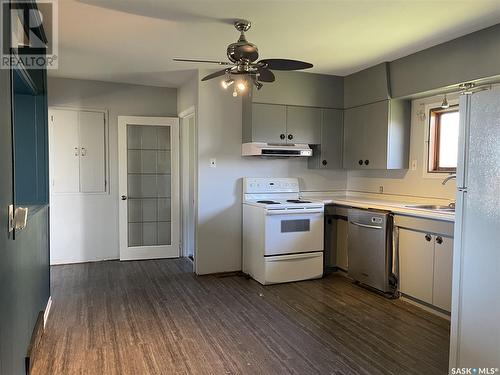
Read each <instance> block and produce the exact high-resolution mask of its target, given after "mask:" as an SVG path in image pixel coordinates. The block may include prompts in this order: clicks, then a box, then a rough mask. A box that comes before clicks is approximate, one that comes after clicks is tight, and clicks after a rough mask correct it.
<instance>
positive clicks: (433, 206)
mask: <svg viewBox="0 0 500 375" xmlns="http://www.w3.org/2000/svg"><path fill="white" fill-rule="evenodd" d="M406 207H408V208H416V209H420V210H431V211H445V212H455V207H454V206H453V205H447V206H443V205H436V204H416V205H410V206H406Z"/></svg>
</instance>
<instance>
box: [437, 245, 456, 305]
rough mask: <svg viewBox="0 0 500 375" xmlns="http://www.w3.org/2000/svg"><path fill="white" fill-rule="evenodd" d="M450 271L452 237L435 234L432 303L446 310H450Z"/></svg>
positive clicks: (451, 263)
mask: <svg viewBox="0 0 500 375" xmlns="http://www.w3.org/2000/svg"><path fill="white" fill-rule="evenodd" d="M452 273H453V238H448V237H443V236H436V240H435V245H434V285H433V295H432V304H433V305H435V306H437V307H439V308H440V309H443V310H446V311H451V282H452V280H451V279H452Z"/></svg>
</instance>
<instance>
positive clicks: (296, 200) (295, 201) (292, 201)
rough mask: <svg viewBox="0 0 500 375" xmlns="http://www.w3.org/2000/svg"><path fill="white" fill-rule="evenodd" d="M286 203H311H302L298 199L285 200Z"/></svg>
mask: <svg viewBox="0 0 500 375" xmlns="http://www.w3.org/2000/svg"><path fill="white" fill-rule="evenodd" d="M286 201H287V202H288V203H311V202H309V201H302V200H300V199H287V200H286Z"/></svg>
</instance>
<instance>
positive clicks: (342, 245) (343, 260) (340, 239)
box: [336, 219, 348, 271]
mask: <svg viewBox="0 0 500 375" xmlns="http://www.w3.org/2000/svg"><path fill="white" fill-rule="evenodd" d="M347 232H348V225H347V221H346V220H342V219H339V220H337V239H336V241H337V249H336V251H337V254H336V258H337V264H336V265H337V267H338V268H340V269H342V270H344V271H347V269H348V259H347V241H348V238H347Z"/></svg>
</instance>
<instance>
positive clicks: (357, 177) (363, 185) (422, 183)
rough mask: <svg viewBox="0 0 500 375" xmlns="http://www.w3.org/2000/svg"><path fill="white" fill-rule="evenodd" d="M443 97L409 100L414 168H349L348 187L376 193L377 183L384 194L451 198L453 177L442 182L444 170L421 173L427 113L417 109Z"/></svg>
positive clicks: (411, 155) (453, 191) (438, 101)
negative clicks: (421, 112)
mask: <svg viewBox="0 0 500 375" xmlns="http://www.w3.org/2000/svg"><path fill="white" fill-rule="evenodd" d="M456 97H457V95H449V96H448V100H449V101H452V100H454V99H455V98H456ZM442 99H443V96H442V95H441V96H435V97H431V98H423V99H417V100H413V101H412V114H411V136H410V163H411V161H412V160H417V169H416V170H411V169H408V170H395V171H376V170H372V171H349V172H348V178H347V188H348V189H349V190H351V191H361V192H368V193H378V192H379V186H383V187H384V193H385V194H397V195H410V196H419V197H433V198H447V199H454V197H455V180H452V181H450V182H448V184H446V185H445V186H443V185H442V184H441V182H442V180H443V178H444V177H446V176H447V174H446V173H445V174H439V175H438V176H435V177H429V176H425V177H424V169H425V168H426V165H425V163H426V160H425V157H424V154H425V153H424V149H425V146H426V133H425V131H426V126H428V113H427V114H426V119H425V120H422V119H421V118H420V117H419V111H422V110H423V108H425V105H427V104H430V103H441V101H442Z"/></svg>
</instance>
